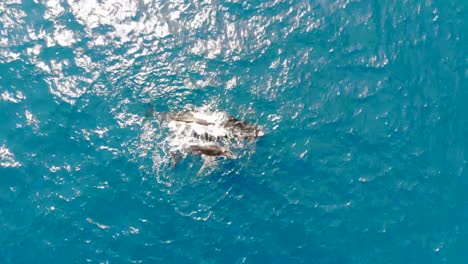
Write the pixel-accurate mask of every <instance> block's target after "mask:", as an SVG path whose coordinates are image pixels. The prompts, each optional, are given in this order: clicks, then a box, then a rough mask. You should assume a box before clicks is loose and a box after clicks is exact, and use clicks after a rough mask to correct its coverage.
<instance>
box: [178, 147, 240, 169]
mask: <svg viewBox="0 0 468 264" xmlns="http://www.w3.org/2000/svg"><path fill="white" fill-rule="evenodd" d="M183 152H184V153H190V154H193V155H200V156H206V157H209V159H208V162H212V159H213V158H216V157H224V158H229V159H236V158H237V156H236V155H235V154H234V153H233V152H232V151H230V150H229V149H228V148H225V147H221V146H219V145H215V144H210V145H191V146H189V147H187V148H186V149H184V151H183ZM170 153H171V156H172V166H171V168H175V166H176V165H177V163H178V162H179V158H180V157H181V156H182V154H181V153H179V152H175V151H171V152H170Z"/></svg>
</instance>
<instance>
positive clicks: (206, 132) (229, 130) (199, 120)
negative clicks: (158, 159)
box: [156, 110, 265, 141]
mask: <svg viewBox="0 0 468 264" xmlns="http://www.w3.org/2000/svg"><path fill="white" fill-rule="evenodd" d="M156 115H157V116H158V117H159V119H160V121H162V122H166V123H167V124H168V125H169V127H173V128H174V127H177V126H179V127H180V126H190V127H191V128H193V133H194V136H198V137H203V138H204V139H205V140H210V141H215V140H217V139H219V138H238V139H256V138H259V137H263V136H264V135H265V132H264V131H263V130H262V128H261V127H260V126H259V125H257V124H253V123H248V122H245V121H242V120H239V119H237V118H235V117H233V116H231V115H229V114H227V113H223V112H212V113H206V112H201V111H196V110H185V111H181V112H176V113H167V112H164V113H157V114H156Z"/></svg>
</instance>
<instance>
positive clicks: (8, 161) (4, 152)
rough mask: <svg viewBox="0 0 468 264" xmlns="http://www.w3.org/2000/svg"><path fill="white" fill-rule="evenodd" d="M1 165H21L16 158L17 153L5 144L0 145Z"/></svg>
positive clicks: (13, 166)
mask: <svg viewBox="0 0 468 264" xmlns="http://www.w3.org/2000/svg"><path fill="white" fill-rule="evenodd" d="M0 167H4V168H17V167H21V163H19V162H18V161H16V160H15V155H13V153H11V152H10V150H9V149H8V148H7V147H6V146H5V145H3V146H0Z"/></svg>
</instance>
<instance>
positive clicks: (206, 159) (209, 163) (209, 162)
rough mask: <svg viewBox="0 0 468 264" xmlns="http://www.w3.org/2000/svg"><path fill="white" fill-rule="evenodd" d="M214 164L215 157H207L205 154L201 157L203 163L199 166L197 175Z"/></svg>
mask: <svg viewBox="0 0 468 264" xmlns="http://www.w3.org/2000/svg"><path fill="white" fill-rule="evenodd" d="M215 166H216V158H215V157H208V156H205V157H203V165H202V166H201V168H200V169H199V170H198V173H197V175H202V173H203V172H204V171H205V170H206V169H209V168H210V169H212V168H214V167H215Z"/></svg>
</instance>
